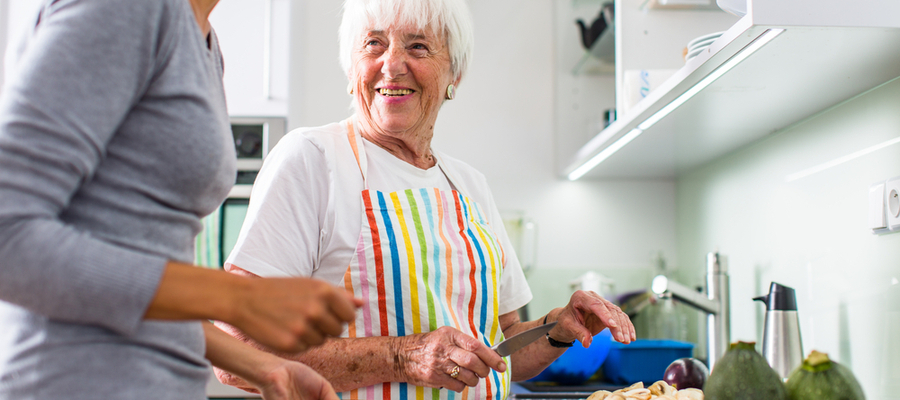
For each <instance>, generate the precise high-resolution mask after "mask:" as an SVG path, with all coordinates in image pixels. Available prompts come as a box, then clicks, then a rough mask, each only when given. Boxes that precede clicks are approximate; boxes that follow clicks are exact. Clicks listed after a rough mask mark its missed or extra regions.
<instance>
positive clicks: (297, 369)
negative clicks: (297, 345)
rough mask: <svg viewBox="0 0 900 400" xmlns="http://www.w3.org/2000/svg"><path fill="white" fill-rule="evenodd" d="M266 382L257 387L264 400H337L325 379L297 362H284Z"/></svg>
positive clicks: (270, 373) (269, 375) (272, 372)
mask: <svg viewBox="0 0 900 400" xmlns="http://www.w3.org/2000/svg"><path fill="white" fill-rule="evenodd" d="M266 381H267V382H266V383H265V384H261V385H260V386H258V387H257V390H258V391H259V393H261V394H262V397H263V398H264V399H266V400H339V398H338V396H337V394H336V393H335V392H334V389H333V388H332V387H331V384H330V383H328V381H327V380H325V378H323V377H322V376H321V375H319V374H317V373H316V371H313V370H312V369H311V368H309V367H307V366H306V365H303V364H301V363H299V362H294V361H287V360H285V362H284V363H283V364H282V365H280V366H278V367H276V368H275V369H273V370H272V371H271V372H269V374H268V376H267V378H266Z"/></svg>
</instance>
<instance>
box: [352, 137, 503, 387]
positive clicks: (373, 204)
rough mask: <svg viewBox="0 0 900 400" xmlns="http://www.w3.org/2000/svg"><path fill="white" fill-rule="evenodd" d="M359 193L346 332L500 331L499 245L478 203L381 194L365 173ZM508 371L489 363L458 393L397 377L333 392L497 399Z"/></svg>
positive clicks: (498, 335)
mask: <svg viewBox="0 0 900 400" xmlns="http://www.w3.org/2000/svg"><path fill="white" fill-rule="evenodd" d="M348 126H349V125H348ZM348 138H349V139H350V141H351V148H352V150H353V152H354V155H355V156H356V159H357V163H358V165H359V167H360V172H361V173H362V176H363V180H364V182H365V181H366V168H367V165H366V161H365V150H364V148H363V146H362V142H361V141H360V142H356V139H358V138H357V137H355V136H354V134H353V133H352V128H351V130H350V132H348ZM457 187H459V186H458V185H457ZM361 197H362V208H363V210H362V211H363V213H362V216H361V221H362V229H361V231H360V238H359V242H358V244H357V248H356V254H355V256H354V257H353V258H352V259H351V261H350V265H349V267H348V268H347V272H346V273H345V276H344V282H343V284H344V287H345V288H346V289H347V290H348V291H351V292H353V294H354V295H355V296H357V297H360V298H362V299H363V300H364V301H365V305H364V306H363V307H362V308H363V309H362V310H361V312H359V313H357V317H356V320H355V321H353V322H351V323H350V324H349V327H348V334H347V336H348V337H371V336H404V335H411V334H416V333H424V332H431V331H434V330H436V329H438V328H440V327H442V326H450V327H453V328H455V329H458V330H460V331H462V332H464V333H466V334H469V335H472V336H473V337H475V338H477V339H478V340H479V341H481V342H483V343H485V344H487V345H489V346H490V345H491V344H493V343H496V342H498V341H499V340H501V339H502V337H503V333H502V331H500V328H499V325H500V324H499V320H498V318H499V315H498V314H499V301H498V295H499V286H498V285H499V282H500V277H501V273H502V270H503V267H502V261H503V255H504V252H503V249H502V248H501V247H500V245H499V243H498V241H497V240H496V236H495V235H494V232H493V230H492V229H491V227H490V226H489V225H488V224H487V223H486V222H485V218H484V214H483V210H482V209H481V207H479V205H478V204H476V203H474V202H473V201H472V200H471V199H469V198H467V197H465V196H464V195H462V194H461V193H459V192H457V191H455V190H453V191H441V190H440V189H438V188H416V189H407V190H403V191H399V192H393V193H385V192H379V191H376V190H369V189H368V183H367V182H366V190H363V191H362V192H361ZM426 321H427V322H426ZM376 325H377V326H376ZM508 362H509V360H508V359H507V363H508ZM510 376H511V375H510V369H508V370H507V372H505V373H502V374H501V373H497V372H496V371H492V372H491V374H489V376H488V377H487V378H485V379H483V380H482V381H481V382H480V383H479V384H478V385H477V386H475V387H471V388H469V387H467V388H465V389H464V390H463V392H462V393H455V392H452V391H450V390H446V389H437V388H423V387H417V386H414V385H408V384H406V383H400V382H395V383H383V384H378V385H373V386H369V387H366V388H360V389H357V390H352V391H348V392H344V393H341V398H342V399H345V400H356V399H372V400H374V399H382V400H390V399H400V400H407V399H410V398H414V399H416V400H426V399H441V400H445V399H446V400H457V399H459V400H469V399H495V398H501V399H502V398H504V397H505V395H506V392H507V390H508V387H509V380H510Z"/></svg>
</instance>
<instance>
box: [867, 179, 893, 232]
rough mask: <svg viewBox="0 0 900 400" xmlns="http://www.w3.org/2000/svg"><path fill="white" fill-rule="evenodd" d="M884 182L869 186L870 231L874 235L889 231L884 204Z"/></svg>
mask: <svg viewBox="0 0 900 400" xmlns="http://www.w3.org/2000/svg"><path fill="white" fill-rule="evenodd" d="M884 184H885V183H884V182H878V183H873V184H872V186H869V229H871V230H872V231H873V232H872V233H883V232H885V231H888V232H889V231H890V230H889V229H887V213H886V212H885V207H884V202H885V199H886V198H885V195H884Z"/></svg>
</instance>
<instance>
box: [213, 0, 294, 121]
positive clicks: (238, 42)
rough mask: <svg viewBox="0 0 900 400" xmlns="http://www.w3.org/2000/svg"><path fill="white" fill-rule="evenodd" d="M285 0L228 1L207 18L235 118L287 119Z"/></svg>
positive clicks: (287, 14)
mask: <svg viewBox="0 0 900 400" xmlns="http://www.w3.org/2000/svg"><path fill="white" fill-rule="evenodd" d="M290 6H291V5H290V0H228V1H222V2H219V4H218V5H216V8H215V9H214V10H213V12H212V14H211V15H210V17H209V19H210V24H212V26H213V28H214V29H215V30H216V34H217V35H218V37H219V44H220V46H221V48H222V55H223V57H224V58H225V95H226V97H227V101H228V112H229V113H230V114H231V115H234V116H281V117H285V116H287V114H288V71H289V69H288V59H289V54H288V52H289V37H290V34H289V28H290Z"/></svg>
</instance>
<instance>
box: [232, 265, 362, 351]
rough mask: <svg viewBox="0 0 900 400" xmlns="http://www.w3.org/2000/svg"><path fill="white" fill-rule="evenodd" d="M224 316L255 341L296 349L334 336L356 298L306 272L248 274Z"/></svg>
mask: <svg viewBox="0 0 900 400" xmlns="http://www.w3.org/2000/svg"><path fill="white" fill-rule="evenodd" d="M248 281H249V282H248V289H247V291H246V292H245V293H244V295H242V296H240V297H239V303H238V304H237V307H236V315H235V318H234V319H233V320H232V321H226V322H230V323H231V324H232V325H234V326H235V327H237V328H239V329H240V330H242V331H243V332H244V333H246V334H247V335H248V336H250V337H252V338H254V339H256V340H257V341H258V342H259V343H261V344H263V345H265V346H268V347H270V348H272V349H274V350H278V351H283V352H289V353H296V352H300V351H303V350H306V349H307V348H309V347H312V346H316V345H319V344H322V343H323V342H324V341H325V338H326V337H327V336H338V335H340V334H341V332H342V331H343V326H344V323H345V322H348V321H351V320H353V318H354V317H355V313H356V308H357V307H359V306H361V305H362V302H361V300H359V299H355V298H353V296H352V295H351V294H350V293H348V292H346V291H345V290H342V289H339V288H337V287H335V286H332V285H330V284H328V283H327V282H324V281H321V280H316V279H309V278H265V279H248Z"/></svg>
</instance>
